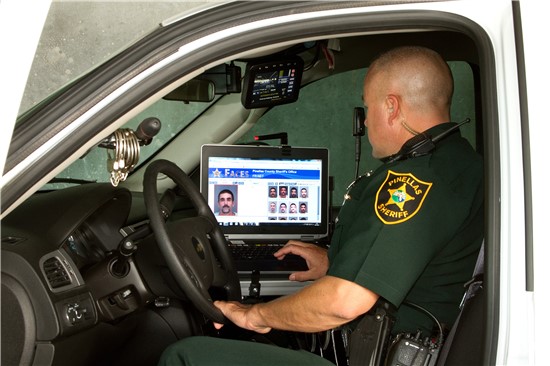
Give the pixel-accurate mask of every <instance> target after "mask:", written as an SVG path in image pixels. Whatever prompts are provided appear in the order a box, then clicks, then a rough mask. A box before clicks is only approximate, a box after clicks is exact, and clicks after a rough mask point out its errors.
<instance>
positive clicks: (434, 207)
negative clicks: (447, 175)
mask: <svg viewBox="0 0 550 366" xmlns="http://www.w3.org/2000/svg"><path fill="white" fill-rule="evenodd" d="M428 162H429V159H415V161H414V162H413V164H410V163H408V164H402V167H395V168H394V169H395V170H396V171H395V172H394V173H395V174H396V176H399V175H407V174H410V176H412V177H413V178H414V179H416V180H419V181H422V182H425V183H429V184H430V189H429V192H427V194H426V195H425V196H424V197H420V195H416V196H414V193H411V192H409V191H407V194H410V195H411V197H409V200H410V202H409V203H407V202H405V203H404V205H402V207H403V208H404V209H405V208H409V207H411V206H412V207H416V210H415V211H414V215H411V213H412V211H410V210H409V212H408V214H409V217H406V218H404V219H403V218H401V219H400V218H398V219H397V220H394V221H391V220H390V221H384V217H382V218H381V214H380V212H379V214H377V213H376V211H377V205H379V204H380V199H381V198H380V191H381V190H382V191H383V190H384V189H388V185H387V184H386V185H384V183H385V182H386V181H387V179H388V176H389V174H388V172H382V173H381V174H379V175H378V176H377V177H375V179H373V180H372V181H370V182H365V183H364V184H363V187H362V188H360V187H357V190H358V191H359V190H361V189H362V194H361V196H360V197H358V198H357V199H356V198H354V197H353V195H352V198H351V200H350V201H348V202H346V204H345V209H343V210H342V212H341V215H340V216H339V223H338V225H337V228H336V230H335V234H334V241H333V243H332V244H331V250H330V253H329V256H330V269H329V272H328V274H329V275H332V276H336V277H341V278H344V279H347V280H350V281H353V282H355V283H357V284H360V285H361V286H364V287H365V288H368V289H369V290H371V291H373V292H375V293H377V294H378V295H380V296H382V297H384V298H386V299H387V300H388V301H390V302H391V303H393V304H394V305H396V306H399V305H400V304H401V302H402V301H403V300H404V298H405V297H406V295H407V293H408V292H409V290H410V289H411V288H412V287H413V285H414V283H415V282H416V281H417V279H418V278H419V276H420V275H421V274H422V272H423V271H424V269H425V268H426V266H427V265H428V263H429V262H430V260H431V259H432V258H434V256H435V255H436V253H437V252H439V251H440V250H441V249H442V248H443V246H444V245H445V244H446V243H447V242H449V241H450V239H451V237H452V235H453V234H454V233H456V228H457V227H458V226H459V225H460V224H461V223H460V219H459V220H457V218H465V217H467V215H468V210H469V208H468V206H469V203H464V202H461V199H462V197H459V196H458V195H456V194H455V192H453V190H452V189H451V187H450V185H449V184H448V183H447V182H444V181H442V180H441V179H440V177H438V176H435V175H434V174H433V171H432V170H431V169H426V168H424V167H423V165H422V164H424V165H426V164H427V163H428ZM414 165H416V166H414ZM365 185H366V187H365ZM394 187H395V186H394ZM390 189H391V188H390ZM377 195H378V199H377ZM411 198H414V199H416V200H420V199H421V198H422V202H420V201H417V202H413V201H414V200H412V199H411ZM382 201H385V199H384V200H382ZM346 206H347V207H346ZM390 206H391V205H387V207H388V208H391V210H395V211H396V212H400V211H401V210H400V209H399V208H396V207H395V205H394V207H390ZM457 221H458V222H457ZM333 245H334V248H333V247H332V246H333Z"/></svg>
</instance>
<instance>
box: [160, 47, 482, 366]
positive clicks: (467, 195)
mask: <svg viewBox="0 0 550 366" xmlns="http://www.w3.org/2000/svg"><path fill="white" fill-rule="evenodd" d="M452 92H453V80H452V76H451V72H450V70H449V67H448V66H447V64H446V63H445V62H444V60H443V59H442V58H441V57H440V56H439V55H438V54H437V53H436V52H434V51H432V50H429V49H426V48H422V47H401V48H397V49H394V50H390V51H389V52H387V53H385V54H383V55H382V56H380V57H379V58H377V59H376V60H375V61H374V62H373V63H372V64H371V66H370V67H369V70H368V73H367V76H366V78H365V82H364V89H363V101H364V104H365V107H367V108H368V110H367V115H366V120H365V125H366V127H367V130H368V138H369V142H370V144H371V145H372V151H373V156H374V157H375V158H379V159H382V160H383V161H384V162H385V164H383V165H382V166H380V167H379V168H378V169H376V170H375V171H374V172H371V173H368V174H365V175H364V176H362V177H360V178H359V179H358V180H356V181H355V182H354V183H353V184H352V185H351V186H350V187H349V189H348V192H347V193H346V196H345V202H344V205H343V207H342V209H341V211H340V214H339V217H338V221H337V223H336V227H335V231H334V234H333V237H332V241H331V245H330V249H329V250H328V252H327V251H326V250H324V249H322V248H320V247H318V246H315V245H311V244H307V243H303V242H299V241H289V242H288V243H287V244H286V246H285V247H284V248H282V249H281V250H279V251H278V252H277V253H275V255H276V257H278V258H281V259H282V258H284V256H285V255H287V254H291V253H292V254H296V255H300V256H302V257H303V258H305V259H306V261H307V263H308V265H309V270H307V271H304V272H297V273H293V274H291V275H290V280H295V281H305V280H314V282H313V283H312V284H311V285H309V286H306V287H304V288H303V289H302V290H300V291H298V292H296V293H294V294H291V295H288V296H284V297H280V298H278V299H276V300H274V301H271V302H267V303H260V304H255V305H247V304H241V303H237V302H224V301H217V302H215V305H216V306H217V307H218V308H219V309H220V310H221V311H222V312H223V313H224V315H225V316H226V317H227V318H228V319H230V320H231V321H232V322H233V323H235V324H236V325H238V326H240V327H242V328H246V329H249V330H252V331H255V332H258V333H267V332H269V331H270V330H271V329H280V330H289V331H300V332H317V331H323V330H327V329H331V328H334V327H337V326H340V325H343V324H346V323H348V322H350V321H352V320H354V319H356V318H357V317H359V316H361V315H362V314H365V313H366V312H367V311H369V310H370V309H371V308H372V307H373V306H374V305H375V303H376V302H377V300H378V299H379V297H383V298H384V299H386V300H387V301H389V302H390V303H392V304H393V305H395V306H396V307H397V308H398V314H397V322H396V324H395V327H394V332H398V331H402V330H408V331H411V332H413V333H414V332H415V331H416V330H417V329H422V330H424V331H426V332H429V330H431V328H432V325H433V324H432V323H431V320H430V319H429V318H427V317H426V316H425V315H423V314H421V313H417V312H416V311H415V310H414V309H413V308H408V307H406V306H402V304H403V302H404V301H405V300H407V301H410V302H413V303H416V304H417V305H420V306H422V307H424V308H426V309H427V310H429V311H430V312H431V313H433V314H434V315H435V316H436V317H437V318H438V319H439V320H440V321H441V322H443V323H446V324H448V325H451V324H452V323H453V321H454V320H455V318H456V316H457V314H458V304H459V302H460V299H461V296H462V293H463V283H465V282H466V281H467V280H468V279H469V278H470V276H471V274H472V270H473V266H474V263H475V260H476V256H477V252H478V250H479V248H480V245H481V240H482V236H483V191H482V187H483V182H482V177H483V168H482V159H481V158H480V157H479V156H478V155H477V154H476V153H475V151H474V150H473V149H472V147H471V146H470V144H469V143H468V142H467V141H466V140H465V139H463V138H462V137H461V136H460V132H459V130H458V129H456V130H455V131H454V132H452V133H450V134H448V135H447V136H446V137H445V138H443V139H441V140H440V141H439V142H437V145H435V148H434V149H431V151H423V152H422V153H418V151H414V147H415V146H416V145H418V142H420V141H423V140H426V139H429V138H430V137H434V136H437V135H439V134H441V133H443V132H445V131H449V130H450V129H452V128H453V126H455V124H453V123H450V122H449V121H450V103H451V97H452ZM411 150H412V151H411ZM215 326H216V327H217V328H221V326H222V325H220V324H215ZM425 334H426V333H425ZM184 358H185V360H186V364H189V365H201V364H212V363H214V364H215V362H216V361H217V362H222V363H223V364H224V365H230V364H236V365H238V364H241V363H242V362H243V360H246V362H248V363H247V364H251V365H252V364H261V365H291V364H292V365H293V364H311V365H323V364H330V363H329V362H328V361H327V360H324V359H321V358H320V357H318V356H316V355H313V354H311V353H307V352H304V351H301V352H299V351H292V350H288V349H283V348H277V347H274V346H268V345H264V344H257V343H251V342H244V341H233V340H226V339H217V338H208V337H191V338H188V339H186V340H183V341H180V342H178V343H176V344H175V345H173V346H171V347H169V348H168V349H167V351H165V353H164V354H163V357H162V358H161V364H162V363H166V364H171V363H178V362H180V360H183V359H184Z"/></svg>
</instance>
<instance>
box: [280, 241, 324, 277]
mask: <svg viewBox="0 0 550 366" xmlns="http://www.w3.org/2000/svg"><path fill="white" fill-rule="evenodd" d="M287 254H295V255H299V256H300V257H302V258H304V259H305V261H306V264H307V267H308V268H309V269H308V270H307V271H303V272H294V273H292V274H291V275H290V276H289V279H290V280H291V281H309V280H316V279H319V278H321V277H323V276H324V275H326V273H327V271H328V264H329V263H328V256H327V250H326V249H324V248H321V247H319V246H318V245H315V244H310V243H304V242H302V241H297V240H289V241H288V243H286V245H285V246H284V247H282V248H281V249H279V250H278V251H276V252H275V253H274V256H275V257H276V258H277V259H279V260H281V259H283V258H284V257H285V256H286V255H287Z"/></svg>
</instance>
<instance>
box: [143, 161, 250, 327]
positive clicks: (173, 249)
mask: <svg viewBox="0 0 550 366" xmlns="http://www.w3.org/2000/svg"><path fill="white" fill-rule="evenodd" d="M159 173H162V174H164V175H166V176H168V177H169V178H171V179H172V180H173V181H174V182H175V183H176V184H177V185H178V186H179V187H180V188H181V189H182V190H183V191H184V192H185V193H186V194H187V195H188V196H189V198H190V199H191V202H192V203H193V206H194V207H195V209H196V210H197V215H196V216H194V217H188V218H182V219H178V220H175V221H165V218H164V216H163V214H162V211H161V206H160V202H159V198H160V196H159V194H158V190H157V176H158V175H159ZM143 194H144V198H145V207H146V209H147V215H148V216H149V220H150V225H151V228H152V229H153V233H154V235H155V239H156V241H157V244H158V246H159V248H160V251H161V252H162V255H163V256H164V259H165V260H166V263H167V265H168V268H169V269H170V272H171V273H172V275H173V276H174V278H175V280H176V282H177V283H178V285H179V286H180V288H181V289H182V290H183V291H184V292H185V294H186V295H187V296H188V297H189V299H190V300H191V302H192V303H193V304H194V305H195V307H196V308H197V309H199V311H201V312H202V313H203V314H204V315H205V316H206V317H208V318H209V319H211V320H212V321H214V322H216V323H221V324H223V323H225V320H226V318H225V316H224V315H223V313H222V312H221V311H220V309H218V308H217V307H215V306H214V304H213V301H212V299H211V296H210V293H209V292H208V291H209V289H211V288H223V289H225V291H226V294H227V298H228V300H234V301H240V300H241V287H240V284H239V279H238V276H237V271H236V270H235V266H234V264H233V258H232V256H231V253H230V251H229V248H228V246H227V243H226V240H225V237H224V235H223V233H222V231H221V229H220V226H219V224H218V221H217V220H216V217H215V216H214V214H213V213H212V210H211V209H210V207H209V206H208V203H207V202H206V200H205V199H204V197H203V196H202V195H201V193H200V192H199V189H198V188H197V186H196V185H195V184H194V183H193V181H192V180H191V179H190V178H189V177H188V176H187V174H185V173H184V172H183V170H181V169H180V168H179V167H178V166H177V165H175V164H174V163H172V162H170V161H167V160H156V161H154V162H152V163H151V164H150V165H149V166H148V167H147V169H146V171H145V176H144V179H143Z"/></svg>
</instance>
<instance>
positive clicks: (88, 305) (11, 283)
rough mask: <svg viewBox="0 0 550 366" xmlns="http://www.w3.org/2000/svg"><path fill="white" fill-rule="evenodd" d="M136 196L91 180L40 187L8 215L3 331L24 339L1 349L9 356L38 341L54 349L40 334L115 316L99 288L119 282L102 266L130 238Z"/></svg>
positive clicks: (20, 355)
mask: <svg viewBox="0 0 550 366" xmlns="http://www.w3.org/2000/svg"><path fill="white" fill-rule="evenodd" d="M131 204H132V195H131V193H130V192H129V191H128V190H126V189H122V188H114V187H112V186H111V185H110V184H96V183H92V184H86V185H80V186H75V187H71V188H67V189H62V190H56V191H50V192H39V193H36V194H35V195H34V196H33V197H31V198H29V199H28V200H27V201H25V202H24V203H23V204H21V205H20V206H19V207H18V208H17V209H16V210H15V211H13V212H12V213H10V214H9V215H8V216H7V217H6V218H5V219H3V220H2V267H1V268H2V318H3V321H2V336H3V337H8V338H9V340H11V341H13V342H12V343H13V344H17V345H21V346H20V347H16V348H14V349H10V350H2V361H3V363H4V361H5V362H7V363H9V360H10V359H13V360H19V359H20V360H21V361H24V358H25V353H26V351H31V352H30V354H32V349H33V348H34V347H35V344H36V345H37V346H36V347H38V348H37V349H36V352H37V354H43V355H46V356H45V357H46V358H47V357H53V354H54V350H53V348H52V346H51V344H48V343H41V342H55V341H59V340H62V339H63V338H66V337H67V336H68V335H72V334H75V333H79V332H82V331H84V330H86V329H90V328H92V327H93V326H94V325H96V324H98V322H99V321H100V320H101V319H103V318H105V317H107V318H108V317H109V312H108V311H106V309H102V308H101V305H98V304H101V303H100V302H97V300H99V299H98V294H99V293H98V289H99V288H101V291H102V293H112V292H113V291H111V290H112V288H111V286H115V287H117V286H118V284H114V283H106V282H105V281H103V282H102V279H101V278H100V277H101V276H100V275H98V274H97V273H98V269H97V268H96V267H98V266H99V267H101V268H103V266H104V265H103V264H102V263H109V262H108V258H109V256H110V255H111V253H112V252H113V251H115V250H116V249H117V248H118V246H119V244H120V242H121V241H122V239H123V238H124V236H123V234H122V232H121V229H122V228H123V227H124V226H125V225H126V223H127V220H128V215H129V212H130V208H131ZM106 261H107V262H106ZM94 273H95V275H94V276H95V277H94V276H91V275H92V274H94ZM98 276H99V277H98ZM134 279H135V278H134ZM137 282H138V283H141V281H137ZM94 283H95V285H94ZM98 283H101V285H99V284H98ZM138 287H139V286H138ZM114 292H115V293H117V294H118V292H117V291H114ZM106 301H107V302H108V300H106ZM116 306H117V304H115V307H116ZM117 315H118V313H117V314H111V317H112V318H114V317H116V316H117ZM8 319H9V320H8ZM48 355H49V356H48Z"/></svg>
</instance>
